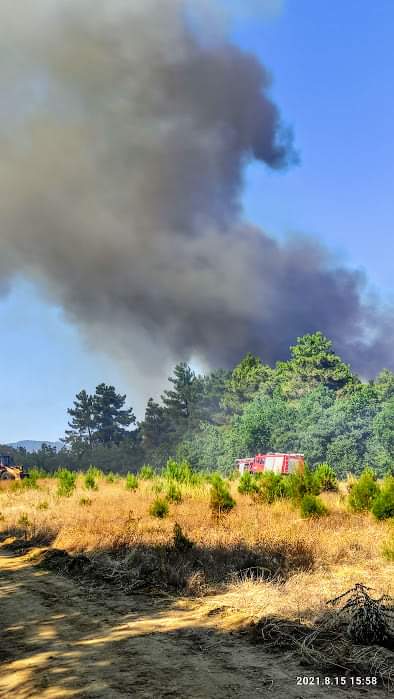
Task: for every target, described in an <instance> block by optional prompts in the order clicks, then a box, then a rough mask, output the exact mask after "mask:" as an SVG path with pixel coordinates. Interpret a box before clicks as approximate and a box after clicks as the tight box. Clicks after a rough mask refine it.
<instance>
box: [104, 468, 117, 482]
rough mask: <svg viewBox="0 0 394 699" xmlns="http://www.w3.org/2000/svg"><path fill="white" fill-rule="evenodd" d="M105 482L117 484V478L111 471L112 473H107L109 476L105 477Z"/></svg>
mask: <svg viewBox="0 0 394 699" xmlns="http://www.w3.org/2000/svg"><path fill="white" fill-rule="evenodd" d="M105 480H106V481H107V483H115V480H116V476H115V474H114V473H112V471H110V472H109V473H107V475H106V476H105Z"/></svg>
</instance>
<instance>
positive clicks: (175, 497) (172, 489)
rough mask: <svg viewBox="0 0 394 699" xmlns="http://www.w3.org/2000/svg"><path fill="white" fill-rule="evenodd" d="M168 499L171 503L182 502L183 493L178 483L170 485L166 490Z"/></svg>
mask: <svg viewBox="0 0 394 699" xmlns="http://www.w3.org/2000/svg"><path fill="white" fill-rule="evenodd" d="M166 499H167V500H168V501H169V502H175V503H177V504H179V503H180V502H182V491H181V489H180V488H179V486H178V485H176V483H170V484H169V486H168V488H167V490H166Z"/></svg>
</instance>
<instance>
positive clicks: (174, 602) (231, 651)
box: [0, 550, 384, 699]
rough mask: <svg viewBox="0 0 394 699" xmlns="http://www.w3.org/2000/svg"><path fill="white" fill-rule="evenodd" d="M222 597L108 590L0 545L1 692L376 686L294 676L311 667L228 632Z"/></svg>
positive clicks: (240, 692) (143, 694)
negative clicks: (301, 682) (305, 681)
mask: <svg viewBox="0 0 394 699" xmlns="http://www.w3.org/2000/svg"><path fill="white" fill-rule="evenodd" d="M223 602H224V598H223V597H222V598H219V597H215V598H209V599H206V600H204V601H201V600H200V601H196V600H179V599H174V598H160V599H152V598H150V597H144V596H138V595H137V596H126V595H123V594H120V593H118V592H116V593H114V596H113V597H112V596H110V595H109V594H108V593H105V592H102V591H99V592H97V590H95V591H93V590H92V591H89V590H86V589H85V588H82V587H81V586H79V585H77V584H76V583H75V582H73V581H72V580H71V579H68V578H64V577H61V576H57V575H55V574H54V573H49V572H47V571H44V570H42V569H40V568H38V567H37V565H36V564H35V563H34V562H32V560H31V558H30V556H29V555H25V556H16V555H12V554H10V553H9V552H8V553H7V552H5V551H4V550H3V551H0V605H1V607H0V609H1V614H0V661H1V666H0V697H6V698H7V699H8V697H13V698H14V697H15V698H17V699H27V698H29V699H30V698H33V697H34V698H36V697H37V699H49V698H56V699H60V698H61V697H81V699H82V698H84V699H88V698H89V699H96V698H97V699H102V698H105V699H117V698H118V697H119V698H120V697H133V698H134V697H137V699H139V698H141V699H142V698H145V699H161V698H166V697H167V698H169V697H172V698H174V699H175V698H177V699H189V698H190V699H207V698H208V699H209V698H210V697H214V698H215V699H229V698H230V697H240V698H242V699H250V698H251V697H275V698H276V697H279V698H282V697H283V698H284V697H286V699H296V698H298V699H303V698H304V697H305V698H306V697H308V698H309V697H311V698H312V697H320V696H322V697H323V696H324V697H327V696H330V697H343V696H346V697H347V698H348V699H353V697H362V696H368V697H372V698H374V697H379V699H382V697H383V696H384V693H383V692H382V691H381V690H367V689H365V690H363V689H360V690H352V689H349V690H347V691H346V694H345V695H344V693H343V690H342V689H326V688H321V689H320V690H319V689H318V688H316V687H310V688H305V687H300V686H297V684H296V676H297V675H300V674H304V675H305V674H307V675H311V674H313V672H311V671H306V670H305V668H304V669H302V668H300V667H297V666H296V665H295V664H294V663H293V662H291V661H289V660H288V659H287V660H285V659H283V658H280V657H279V656H270V655H266V654H264V652H263V650H262V648H261V646H259V647H257V646H253V645H252V644H250V643H249V642H248V640H247V639H246V638H244V637H242V636H240V635H239V634H237V633H233V634H232V633H231V632H230V630H231V628H234V625H235V624H236V621H237V619H236V614H235V612H234V613H232V612H231V610H230V611H227V612H226V611H225V612H223V611H220V608H221V605H223ZM215 608H216V610H217V611H216V612H215V611H214V612H212V610H215Z"/></svg>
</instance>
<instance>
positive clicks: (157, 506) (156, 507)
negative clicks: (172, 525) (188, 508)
mask: <svg viewBox="0 0 394 699" xmlns="http://www.w3.org/2000/svg"><path fill="white" fill-rule="evenodd" d="M168 512H169V507H168V502H167V500H163V499H162V498H156V500H154V501H153V502H152V504H151V506H150V508H149V514H150V515H151V516H152V517H158V518H159V519H164V517H167V515H168Z"/></svg>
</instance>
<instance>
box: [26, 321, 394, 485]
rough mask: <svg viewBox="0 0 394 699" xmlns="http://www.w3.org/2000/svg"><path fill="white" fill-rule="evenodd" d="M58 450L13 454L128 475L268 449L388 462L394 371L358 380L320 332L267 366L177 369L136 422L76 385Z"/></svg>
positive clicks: (341, 462)
mask: <svg viewBox="0 0 394 699" xmlns="http://www.w3.org/2000/svg"><path fill="white" fill-rule="evenodd" d="M63 444H64V446H63V448H62V449H61V450H60V451H57V452H56V449H55V448H53V447H51V446H48V445H45V444H44V445H43V446H42V448H41V450H40V451H39V452H37V453H34V454H33V453H32V454H30V453H26V452H25V451H23V450H19V451H17V452H15V457H16V458H17V459H18V461H19V462H20V463H22V464H24V465H26V466H29V467H32V466H34V467H37V468H41V469H44V470H46V471H47V472H53V471H55V470H56V469H58V468H59V467H67V468H70V469H73V470H81V469H87V468H88V467H89V466H90V465H94V466H96V467H97V468H100V469H102V470H103V471H104V472H109V471H114V472H118V473H127V472H133V471H137V470H138V469H139V468H140V467H141V466H142V465H144V464H150V465H151V466H153V467H154V468H155V469H157V470H160V469H161V468H164V467H165V464H166V462H167V460H168V459H169V458H175V459H177V460H178V461H187V462H188V463H189V464H190V465H191V466H192V467H193V468H194V469H196V470H198V471H218V472H221V473H223V474H229V473H230V472H231V471H232V470H233V468H234V461H235V459H236V458H239V457H243V456H248V455H254V454H256V453H258V452H263V453H264V452H267V451H296V452H302V453H304V454H305V460H306V462H307V463H308V464H309V465H310V466H311V467H312V468H313V467H314V466H315V465H316V464H319V463H328V464H330V465H331V466H332V467H333V468H334V469H335V471H336V473H337V475H338V476H339V477H344V476H345V475H346V474H347V473H354V474H359V473H361V471H362V470H363V469H364V468H365V466H369V467H371V468H373V469H375V471H376V473H377V475H379V476H382V475H384V474H385V473H387V472H388V471H391V470H392V469H393V466H394V373H393V372H392V371H390V370H388V369H385V368H382V370H381V371H380V373H379V374H378V375H377V376H376V377H375V378H374V379H370V380H365V379H363V377H359V376H357V375H356V374H355V373H354V372H353V371H352V369H351V367H350V366H349V365H348V364H346V363H345V362H344V361H342V359H341V357H339V356H338V355H337V354H336V353H335V349H334V347H333V343H332V342H331V341H330V340H329V339H328V338H327V337H325V336H324V335H323V334H322V333H321V332H316V333H313V334H306V335H304V336H303V337H299V338H298V339H297V341H296V343H295V344H294V345H293V346H292V347H290V356H289V358H288V359H287V360H286V361H278V362H277V363H276V364H275V366H269V365H267V364H265V363H263V362H262V360H261V359H260V358H259V357H258V356H255V355H253V354H251V353H248V354H247V355H246V356H245V357H244V358H243V359H242V360H241V361H240V362H239V363H238V364H237V365H236V366H235V367H234V368H233V369H232V370H225V369H217V370H214V371H211V372H210V373H207V374H206V375H198V374H196V373H195V372H194V371H193V370H192V368H191V367H190V366H189V365H188V364H187V363H185V362H182V363H179V364H178V365H177V366H175V368H174V370H173V374H172V375H171V376H170V377H169V379H168V387H167V388H166V389H165V390H164V391H163V394H162V395H161V396H160V398H157V399H154V398H153V397H152V398H150V399H149V400H148V403H147V405H146V409H145V415H144V417H143V419H142V420H141V421H137V419H136V417H135V415H134V412H133V408H132V407H131V406H130V405H128V400H127V396H126V395H123V394H121V393H117V391H116V389H115V387H113V386H108V385H106V384H104V383H102V384H100V385H98V386H97V388H96V392H95V394H94V395H90V394H88V393H87V392H86V391H85V390H81V391H80V392H79V393H78V394H77V396H76V397H75V400H74V404H73V406H72V407H70V408H69V410H68V429H67V430H66V433H65V435H64V437H63Z"/></svg>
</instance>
